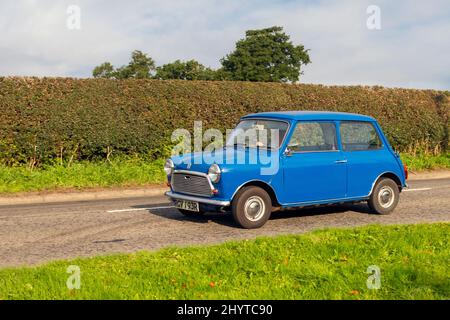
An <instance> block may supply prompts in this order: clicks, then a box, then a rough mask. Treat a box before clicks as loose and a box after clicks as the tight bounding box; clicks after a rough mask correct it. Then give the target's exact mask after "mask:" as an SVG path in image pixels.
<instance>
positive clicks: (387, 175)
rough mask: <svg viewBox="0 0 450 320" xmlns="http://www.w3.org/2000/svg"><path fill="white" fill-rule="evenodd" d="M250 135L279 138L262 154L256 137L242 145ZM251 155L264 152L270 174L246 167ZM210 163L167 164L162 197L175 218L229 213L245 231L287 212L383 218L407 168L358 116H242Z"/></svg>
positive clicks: (193, 156) (255, 165) (177, 160)
mask: <svg viewBox="0 0 450 320" xmlns="http://www.w3.org/2000/svg"><path fill="white" fill-rule="evenodd" d="M250 129H255V130H257V131H262V130H267V131H273V130H276V131H277V132H278V137H277V138H276V139H275V140H274V139H272V141H270V146H269V142H268V141H269V140H270V139H261V140H258V139H260V138H259V135H256V140H255V139H248V137H247V136H246V134H247V131H248V130H250ZM242 136H244V137H242ZM261 136H262V135H261ZM251 140H252V141H251ZM252 151H257V153H261V152H262V151H264V154H265V155H266V158H270V159H271V162H272V163H271V164H270V165H272V170H266V171H264V170H263V169H264V166H265V167H266V168H265V169H267V166H269V165H268V164H267V161H265V162H264V164H263V163H262V162H261V161H260V160H257V161H253V162H251V161H248V159H247V158H249V157H248V156H249V154H250V153H251V152H252ZM214 156H215V157H216V159H220V158H222V159H223V161H216V162H214V163H211V162H210V161H206V157H204V155H203V153H202V152H198V153H190V154H185V155H181V156H174V157H171V158H170V159H168V160H167V161H166V163H165V166H164V170H165V172H166V174H167V177H168V185H169V186H170V191H168V192H166V195H167V196H168V197H169V198H170V199H172V201H173V202H174V203H175V206H176V207H177V208H178V210H179V211H180V212H181V213H182V214H185V215H196V214H202V213H204V212H210V211H220V212H230V211H231V212H232V214H233V217H234V219H235V221H236V222H237V224H239V225H240V226H242V227H244V228H249V229H250V228H258V227H261V226H262V225H264V224H265V223H266V221H267V220H268V219H269V217H270V215H271V213H272V211H275V209H277V210H278V209H285V208H293V207H309V206H317V205H330V204H340V203H347V202H350V203H357V202H363V201H367V203H368V205H369V207H370V209H371V210H372V211H373V212H375V213H378V214H389V213H391V212H392V211H393V210H394V209H395V207H396V206H397V204H398V201H399V194H400V192H401V191H402V189H403V188H405V187H407V183H406V180H407V178H408V171H407V168H406V166H404V165H403V164H402V162H401V160H400V158H399V155H398V154H397V153H396V152H395V151H394V150H393V149H392V147H391V146H390V145H389V142H388V140H387V139H386V137H385V136H384V134H383V132H382V130H381V128H380V126H379V125H378V123H377V121H376V120H375V119H374V118H372V117H369V116H364V115H359V114H351V113H338V112H312V111H311V112H309V111H291V112H264V113H257V114H251V115H247V116H245V117H242V118H241V120H240V122H239V124H238V125H237V127H236V128H235V129H234V131H233V132H232V133H231V134H230V135H229V139H228V140H227V142H226V144H225V146H224V147H223V148H222V149H220V150H217V151H216V152H215V154H214ZM257 158H258V159H259V155H258V157H257ZM236 159H241V160H242V159H247V160H245V161H234V160H236ZM273 164H275V165H273Z"/></svg>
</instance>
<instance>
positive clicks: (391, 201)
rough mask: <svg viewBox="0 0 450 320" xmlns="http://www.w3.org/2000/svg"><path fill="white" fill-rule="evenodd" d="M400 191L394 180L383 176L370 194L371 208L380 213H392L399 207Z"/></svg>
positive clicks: (369, 202)
mask: <svg viewBox="0 0 450 320" xmlns="http://www.w3.org/2000/svg"><path fill="white" fill-rule="evenodd" d="M399 198H400V192H399V189H398V186H397V183H395V181H394V180H392V179H389V178H382V179H381V180H379V181H378V182H377V184H376V185H375V188H374V189H373V191H372V194H371V195H370V198H369V201H368V204H369V207H370V209H372V211H374V212H375V213H378V214H390V213H392V211H394V209H395V207H397V204H398V200H399Z"/></svg>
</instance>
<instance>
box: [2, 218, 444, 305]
mask: <svg viewBox="0 0 450 320" xmlns="http://www.w3.org/2000/svg"><path fill="white" fill-rule="evenodd" d="M449 244H450V224H449V223H437V224H421V225H406V226H378V225H373V226H367V227H360V228H353V229H328V230H322V231H315V232H312V233H307V234H303V235H295V236H279V237H275V238H258V239H256V240H247V241H239V242H229V243H225V244H222V245H215V246H209V247H189V248H183V249H180V248H169V249H164V250H161V251H158V252H155V253H149V252H139V253H136V254H126V255H115V256H106V257H95V258H88V259H77V260H73V261H59V262H53V263H50V264H47V265H44V266H39V267H33V268H19V269H3V270H0V299H449V298H450V277H449V275H450V267H449V261H450V245H449ZM69 265H77V266H79V268H80V271H81V288H80V289H79V290H69V289H68V288H67V286H66V281H67V279H68V277H69V274H67V273H66V271H67V267H68V266H69ZM372 265H376V266H378V267H379V268H380V270H381V288H380V289H378V290H375V289H368V288H367V280H368V277H369V276H370V274H368V273H367V268H368V267H369V266H372Z"/></svg>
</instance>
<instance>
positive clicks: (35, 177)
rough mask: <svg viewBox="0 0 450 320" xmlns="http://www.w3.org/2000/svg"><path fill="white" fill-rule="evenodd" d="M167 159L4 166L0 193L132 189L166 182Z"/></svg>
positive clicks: (0, 180) (1, 172)
mask: <svg viewBox="0 0 450 320" xmlns="http://www.w3.org/2000/svg"><path fill="white" fill-rule="evenodd" d="M163 165H164V161H163V160H157V161H152V162H148V161H144V160H141V159H129V160H115V161H112V162H111V163H109V162H76V163H73V164H72V165H71V166H70V167H68V166H60V165H55V166H45V167H43V168H38V169H34V170H30V169H28V168H26V167H5V166H2V167H0V193H14V192H26V191H42V190H61V189H85V188H94V187H126V186H128V187H130V186H143V185H149V184H156V183H163V182H164V181H165V179H166V177H165V174H164V171H163V170H162V168H163Z"/></svg>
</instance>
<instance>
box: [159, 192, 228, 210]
mask: <svg viewBox="0 0 450 320" xmlns="http://www.w3.org/2000/svg"><path fill="white" fill-rule="evenodd" d="M165 195H166V196H167V197H169V198H171V199H175V200H187V201H195V202H198V203H205V204H211V205H214V206H220V207H228V206H229V205H230V204H231V203H230V201H221V200H214V199H207V198H202V197H195V196H188V195H185V194H179V193H173V192H172V191H167V192H166V193H165Z"/></svg>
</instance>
